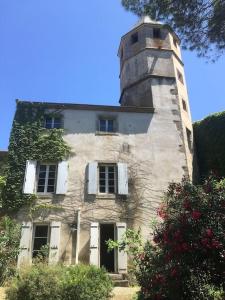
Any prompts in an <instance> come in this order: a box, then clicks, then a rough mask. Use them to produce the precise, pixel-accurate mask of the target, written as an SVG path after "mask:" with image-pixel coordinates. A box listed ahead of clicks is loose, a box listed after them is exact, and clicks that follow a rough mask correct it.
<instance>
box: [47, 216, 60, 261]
mask: <svg viewBox="0 0 225 300" xmlns="http://www.w3.org/2000/svg"><path fill="white" fill-rule="evenodd" d="M50 227H51V228H50V229H51V231H50V243H49V264H55V263H57V262H58V261H59V243H60V230H61V222H56V221H53V222H51V226H50Z"/></svg>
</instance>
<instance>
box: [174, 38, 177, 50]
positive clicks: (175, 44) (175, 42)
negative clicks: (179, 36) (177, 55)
mask: <svg viewBox="0 0 225 300" xmlns="http://www.w3.org/2000/svg"><path fill="white" fill-rule="evenodd" d="M173 44H174V46H175V47H176V48H177V41H176V39H175V38H173Z"/></svg>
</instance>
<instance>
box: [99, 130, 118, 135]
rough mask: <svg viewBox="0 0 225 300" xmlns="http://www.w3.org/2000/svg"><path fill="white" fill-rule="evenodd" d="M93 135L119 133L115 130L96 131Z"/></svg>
mask: <svg viewBox="0 0 225 300" xmlns="http://www.w3.org/2000/svg"><path fill="white" fill-rule="evenodd" d="M95 135H119V134H118V133H117V132H107V131H96V132H95Z"/></svg>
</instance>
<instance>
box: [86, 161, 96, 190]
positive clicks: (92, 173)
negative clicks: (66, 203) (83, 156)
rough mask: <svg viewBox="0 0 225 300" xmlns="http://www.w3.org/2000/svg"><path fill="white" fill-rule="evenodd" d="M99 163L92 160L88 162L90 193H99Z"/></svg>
mask: <svg viewBox="0 0 225 300" xmlns="http://www.w3.org/2000/svg"><path fill="white" fill-rule="evenodd" d="M97 168H98V163H97V162H95V161H94V162H91V163H89V164H88V194H94V195H95V194H97V178H98V175H97V170H98V169H97Z"/></svg>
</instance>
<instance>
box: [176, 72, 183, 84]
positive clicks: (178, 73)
mask: <svg viewBox="0 0 225 300" xmlns="http://www.w3.org/2000/svg"><path fill="white" fill-rule="evenodd" d="M177 77H178V80H179V81H180V82H181V83H182V84H184V78H183V75H182V74H181V72H180V71H179V70H178V69H177Z"/></svg>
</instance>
